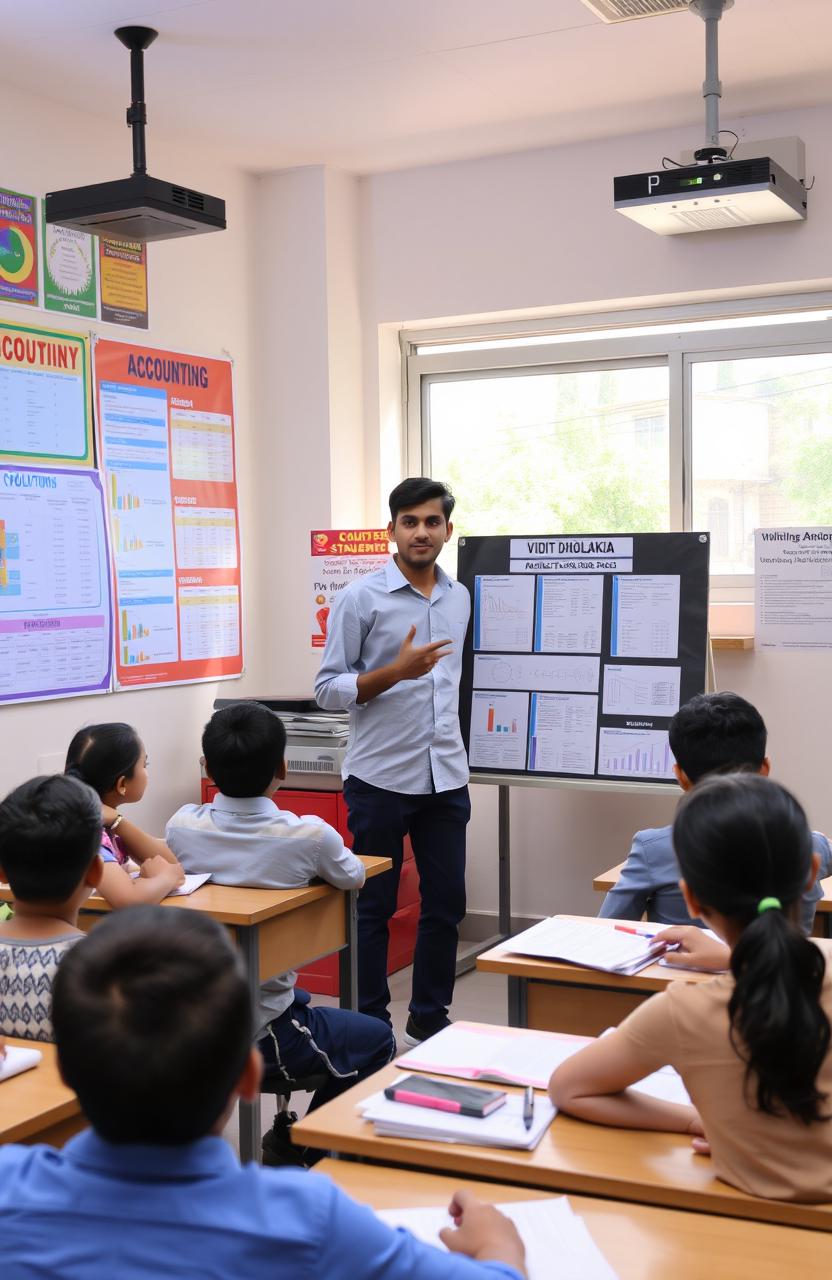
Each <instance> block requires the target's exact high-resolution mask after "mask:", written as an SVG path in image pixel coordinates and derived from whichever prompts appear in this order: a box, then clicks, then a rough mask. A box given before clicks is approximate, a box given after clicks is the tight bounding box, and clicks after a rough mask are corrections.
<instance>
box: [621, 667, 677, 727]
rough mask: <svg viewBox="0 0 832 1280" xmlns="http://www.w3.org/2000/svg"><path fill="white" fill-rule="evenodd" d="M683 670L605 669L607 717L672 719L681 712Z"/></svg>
mask: <svg viewBox="0 0 832 1280" xmlns="http://www.w3.org/2000/svg"><path fill="white" fill-rule="evenodd" d="M681 674H682V669H681V667H642V666H616V665H609V664H607V665H606V666H605V667H604V704H603V710H604V713H605V714H607V715H614V716H668V717H669V716H673V715H675V714H676V712H677V711H678V710H679V686H680V682H681Z"/></svg>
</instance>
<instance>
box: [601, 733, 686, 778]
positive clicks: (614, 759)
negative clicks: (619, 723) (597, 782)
mask: <svg viewBox="0 0 832 1280" xmlns="http://www.w3.org/2000/svg"><path fill="white" fill-rule="evenodd" d="M674 763H675V761H674V759H673V752H672V751H671V750H670V743H669V742H668V739H667V730H666V729H611V728H607V727H605V726H602V728H601V732H600V735H599V738H598V772H599V773H601V774H604V775H605V776H606V777H611V778H615V777H622V778H645V779H649V778H672V777H673V776H674V774H673V765H674Z"/></svg>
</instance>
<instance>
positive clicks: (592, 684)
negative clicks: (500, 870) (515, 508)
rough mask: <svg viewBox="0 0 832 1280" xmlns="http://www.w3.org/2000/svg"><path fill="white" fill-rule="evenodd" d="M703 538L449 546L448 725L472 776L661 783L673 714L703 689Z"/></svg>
mask: <svg viewBox="0 0 832 1280" xmlns="http://www.w3.org/2000/svg"><path fill="white" fill-rule="evenodd" d="M709 542H710V540H709V537H708V535H707V534H705V533H641V534H627V535H622V534H592V535H575V534H568V535H564V536H562V537H561V536H553V535H543V536H539V537H523V538H518V537H502V536H501V537H474V538H460V540H459V561H458V563H459V580H460V582H462V583H464V584H465V586H466V587H467V588H468V590H469V591H470V593H471V601H472V625H471V627H470V628H469V633H468V637H467V639H466V645H465V651H464V653H463V661H462V683H461V689H460V720H461V723H462V731H463V736H464V738H465V741H466V743H467V747H468V759H469V763H470V765H471V769H472V770H473V771H474V773H477V774H481V775H484V776H485V775H489V774H492V775H493V774H507V775H512V774H515V775H517V776H523V777H525V778H527V779H534V780H539V781H540V782H541V783H545V781H546V779H547V778H558V777H566V778H581V779H585V780H592V779H595V780H596V781H598V782H601V781H606V782H612V781H616V780H621V781H627V782H639V783H648V784H651V783H655V784H657V785H659V786H664V785H667V784H668V783H671V782H672V781H673V773H672V767H673V763H674V762H673V756H672V754H671V751H670V745H669V742H668V736H667V726H668V724H669V722H670V719H671V717H672V716H673V715H674V714H675V713H676V711H678V709H679V707H680V706H681V704H682V703H683V702H686V701H687V699H688V698H691V697H692V696H693V695H694V694H695V693H700V692H702V690H703V689H704V687H705V667H706V651H707V612H708V562H709V552H710V546H709Z"/></svg>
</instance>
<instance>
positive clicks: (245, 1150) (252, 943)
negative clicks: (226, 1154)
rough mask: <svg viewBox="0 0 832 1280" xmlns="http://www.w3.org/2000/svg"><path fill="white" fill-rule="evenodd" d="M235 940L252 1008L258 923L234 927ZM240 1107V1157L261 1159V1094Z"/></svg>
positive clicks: (257, 961)
mask: <svg viewBox="0 0 832 1280" xmlns="http://www.w3.org/2000/svg"><path fill="white" fill-rule="evenodd" d="M237 943H238V945H239V948H240V951H241V952H242V953H243V960H244V962H245V966H246V977H247V979H248V989H249V993H250V995H251V1005H252V1008H253V1009H255V1010H256V1009H258V1008H259V1006H260V948H259V939H258V926H257V925H252V926H251V927H250V928H246V927H240V926H238V928H237ZM239 1108H240V1160H241V1161H242V1163H243V1164H245V1163H246V1162H247V1161H249V1160H257V1161H259V1160H260V1155H261V1141H262V1137H263V1135H262V1130H261V1120H260V1095H259V1094H258V1096H257V1098H256V1100H255V1101H254V1102H243V1101H242V1099H241V1100H240V1103H239Z"/></svg>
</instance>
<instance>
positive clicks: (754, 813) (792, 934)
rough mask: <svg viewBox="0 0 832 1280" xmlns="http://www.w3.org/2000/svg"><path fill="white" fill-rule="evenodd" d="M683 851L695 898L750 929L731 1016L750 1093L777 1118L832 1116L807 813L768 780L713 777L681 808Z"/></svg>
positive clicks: (679, 849) (734, 965) (678, 838)
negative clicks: (827, 1106) (806, 899)
mask: <svg viewBox="0 0 832 1280" xmlns="http://www.w3.org/2000/svg"><path fill="white" fill-rule="evenodd" d="M673 847H674V849H675V851H676V856H677V858H678V860H679V866H680V868H681V872H682V876H683V877H684V879H685V881H686V882H687V884H688V886H689V888H690V891H691V893H692V894H693V895H694V897H695V898H697V899H698V901H699V902H700V903H701V904H702V906H703V907H711V908H713V909H714V910H716V911H718V912H720V913H721V914H722V915H724V916H725V917H727V918H728V919H729V920H731V921H732V922H733V923H735V924H736V925H739V926H740V927H741V929H742V933H741V934H740V937H739V940H738V942H737V944H736V946H735V947H734V949H733V951H732V953H731V972H732V973H733V975H734V990H733V994H732V996H731V999H730V1002H729V1005H728V1013H729V1017H730V1021H731V1042H732V1044H733V1046H734V1048H735V1050H736V1052H737V1053H738V1054H739V1056H740V1057H741V1058H742V1059H743V1061H744V1062H745V1064H746V1076H745V1079H746V1089H747V1090H748V1091H749V1093H751V1094H752V1096H754V1098H755V1102H756V1106H757V1108H758V1109H759V1110H760V1111H765V1112H767V1113H768V1114H769V1115H783V1114H784V1112H788V1113H790V1114H791V1115H793V1116H796V1117H797V1118H798V1119H800V1120H803V1121H804V1122H805V1123H806V1124H810V1123H811V1122H812V1121H815V1120H826V1119H829V1115H828V1113H824V1111H823V1110H822V1104H823V1103H824V1102H825V1101H826V1094H823V1093H821V1092H820V1091H819V1090H818V1088H817V1076H818V1072H819V1070H820V1068H821V1065H822V1063H823V1062H824V1060H825V1058H826V1055H827V1053H828V1052H829V1042H830V1026H829V1019H828V1018H827V1016H826V1014H825V1013H824V1011H823V1008H822V1007H821V1004H820V993H821V988H822V985H823V979H824V973H825V968H826V962H825V960H824V956H823V952H822V951H821V950H820V948H819V947H817V946H816V945H815V944H814V943H813V942H811V941H810V940H809V939H808V938H806V937H804V935H803V933H802V931H801V930H800V928H799V927H798V923H797V914H798V908H797V904H798V902H799V899H800V897H801V895H802V894H803V892H804V890H805V889H806V885H807V884H808V881H809V877H810V875H811V866H812V833H811V832H810V830H809V826H808V823H807V821H806V815H805V813H804V812H803V809H802V808H801V806H800V804H799V803H798V801H797V800H795V798H794V796H792V795H791V794H790V793H789V792H788V791H787V790H786V789H785V787H781V786H780V785H779V783H776V782H772V781H770V780H769V779H768V778H764V777H761V776H760V775H759V774H753V773H736V774H727V775H716V776H714V777H711V778H705V779H703V781H702V782H700V783H697V785H696V786H695V787H693V788H692V789H691V790H690V791H689V792H688V793H687V794H686V795H685V796H684V797H683V798H682V800H681V802H680V804H679V808H678V810H677V812H676V818H675V821H674V823H673ZM767 898H771V899H775V900H779V902H780V903H781V904H782V907H781V908H778V907H776V906H775V905H772V904H767V905H766V904H764V903H763V900H764V899H767ZM761 903H763V905H764V910H762V911H760V910H759V907H760V905H761Z"/></svg>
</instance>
